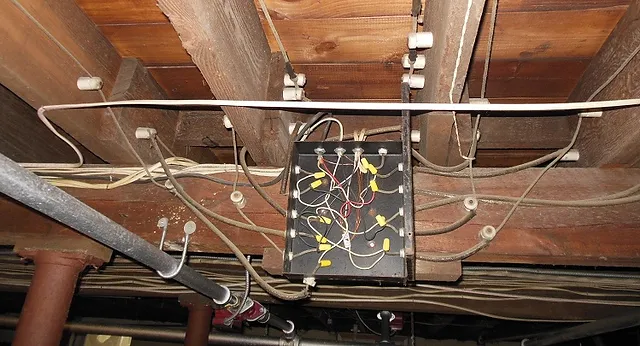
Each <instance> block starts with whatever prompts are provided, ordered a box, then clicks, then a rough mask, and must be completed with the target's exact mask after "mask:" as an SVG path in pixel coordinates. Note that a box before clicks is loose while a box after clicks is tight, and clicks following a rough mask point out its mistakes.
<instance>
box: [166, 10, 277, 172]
mask: <svg viewBox="0 0 640 346" xmlns="http://www.w3.org/2000/svg"><path fill="white" fill-rule="evenodd" d="M158 4H159V6H160V8H161V9H162V11H163V12H164V14H165V15H167V17H168V18H169V20H170V21H171V24H172V25H173V27H174V28H175V30H176V31H177V32H178V33H179V35H180V40H181V41H182V46H183V47H184V48H185V49H186V50H187V51H188V52H189V54H190V56H191V60H193V62H194V63H195V64H196V66H198V68H199V69H200V71H201V72H202V74H203V76H204V79H205V80H206V81H207V83H208V84H209V87H210V88H211V91H212V92H213V94H214V95H215V97H216V98H219V99H236V100H264V99H267V98H268V97H269V96H271V93H270V91H269V79H270V78H279V79H282V78H283V76H284V71H283V70H282V71H279V73H277V76H270V73H269V72H270V68H271V50H270V49H269V45H268V43H267V39H266V37H265V35H264V32H263V30H262V26H261V24H260V19H259V17H258V13H257V11H256V9H255V7H253V6H247V4H246V2H245V1H241V0H234V1H226V2H224V3H222V2H211V1H204V0H197V1H191V0H189V1H187V0H160V1H159V2H158ZM169 29H171V28H169ZM156 40H157V38H156ZM279 96H280V97H281V94H279ZM223 110H224V112H225V114H227V116H228V117H229V119H230V120H231V122H232V123H233V125H234V126H235V130H236V131H237V132H238V135H239V136H240V138H242V140H243V142H244V144H245V146H246V147H247V149H248V150H249V153H250V154H251V156H252V157H253V158H254V160H256V162H260V163H265V164H266V163H269V164H279V163H282V160H283V158H284V157H286V155H284V152H285V149H286V142H287V138H288V133H287V131H286V127H285V124H284V123H283V122H282V121H281V119H273V118H271V116H270V115H269V114H270V113H269V112H267V111H264V110H260V109H248V108H233V107H223Z"/></svg>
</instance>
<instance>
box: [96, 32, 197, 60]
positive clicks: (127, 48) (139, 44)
mask: <svg viewBox="0 0 640 346" xmlns="http://www.w3.org/2000/svg"><path fill="white" fill-rule="evenodd" d="M100 30H102V32H103V33H104V35H105V36H106V37H107V38H108V39H109V41H111V43H112V44H113V45H114V47H116V49H117V50H118V52H119V53H120V55H121V56H123V57H135V58H138V59H140V60H142V62H143V63H144V64H145V65H166V64H172V65H177V64H193V61H191V57H190V56H189V54H188V53H187V51H186V50H185V49H184V48H182V42H181V41H180V38H179V37H178V34H177V33H176V31H175V29H174V28H173V26H171V24H169V23H163V24H136V25H106V26H100Z"/></svg>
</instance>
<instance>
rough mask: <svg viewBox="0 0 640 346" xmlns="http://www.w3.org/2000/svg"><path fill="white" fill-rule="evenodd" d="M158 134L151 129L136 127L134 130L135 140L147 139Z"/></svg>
mask: <svg viewBox="0 0 640 346" xmlns="http://www.w3.org/2000/svg"><path fill="white" fill-rule="evenodd" d="M156 134H158V131H156V129H154V128H152V127H138V128H137V129H136V138H137V139H149V138H151V137H153V136H155V135H156Z"/></svg>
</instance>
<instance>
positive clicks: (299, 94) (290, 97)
mask: <svg viewBox="0 0 640 346" xmlns="http://www.w3.org/2000/svg"><path fill="white" fill-rule="evenodd" d="M303 97H304V89H302V88H284V89H282V99H283V100H285V101H300V100H302V98H303Z"/></svg>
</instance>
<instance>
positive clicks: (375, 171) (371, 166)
mask: <svg viewBox="0 0 640 346" xmlns="http://www.w3.org/2000/svg"><path fill="white" fill-rule="evenodd" d="M369 172H371V174H373V175H376V174H378V169H377V168H376V166H374V165H372V164H369Z"/></svg>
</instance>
